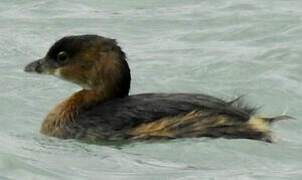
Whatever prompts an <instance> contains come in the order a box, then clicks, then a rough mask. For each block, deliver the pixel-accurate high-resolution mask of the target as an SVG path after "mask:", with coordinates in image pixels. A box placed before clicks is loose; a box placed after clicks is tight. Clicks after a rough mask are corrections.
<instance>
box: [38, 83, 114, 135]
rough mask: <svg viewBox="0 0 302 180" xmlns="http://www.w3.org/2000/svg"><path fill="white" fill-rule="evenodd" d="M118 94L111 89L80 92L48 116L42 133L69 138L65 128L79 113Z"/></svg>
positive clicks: (42, 127)
mask: <svg viewBox="0 0 302 180" xmlns="http://www.w3.org/2000/svg"><path fill="white" fill-rule="evenodd" d="M115 97H116V94H115V93H114V92H113V91H112V89H111V88H108V87H107V88H102V89H92V90H86V89H83V90H80V91H78V92H76V93H74V94H72V95H71V96H70V97H69V98H67V99H65V100H64V101H63V102H61V103H60V104H59V105H57V106H56V107H55V108H54V109H52V110H51V111H50V112H49V113H48V115H47V116H46V118H45V120H44V122H43V124H42V126H41V132H42V133H43V134H46V135H51V136H55V137H59V138H68V136H69V133H68V132H66V129H65V128H64V127H67V125H68V124H70V123H72V122H73V121H74V120H75V118H76V116H77V115H78V113H79V112H80V111H81V110H83V109H86V108H89V107H91V106H93V105H95V104H97V103H101V102H105V101H108V100H111V99H114V98H115Z"/></svg>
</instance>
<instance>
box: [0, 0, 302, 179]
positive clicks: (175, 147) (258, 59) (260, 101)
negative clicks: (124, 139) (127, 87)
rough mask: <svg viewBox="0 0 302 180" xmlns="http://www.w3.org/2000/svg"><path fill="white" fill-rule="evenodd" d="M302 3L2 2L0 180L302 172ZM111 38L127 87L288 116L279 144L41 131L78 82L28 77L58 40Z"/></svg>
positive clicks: (279, 129)
mask: <svg viewBox="0 0 302 180" xmlns="http://www.w3.org/2000/svg"><path fill="white" fill-rule="evenodd" d="M301 5H302V3H301V1H299V0H287V1H285V0H274V1H263V0H240V1H235V0H229V1H225V0H195V1H194V0H187V1H175V0H166V1H162V0H152V1H148V0H140V1H132V0H124V1H110V0H102V1H99V0H91V1H88V2H85V1H71V0H67V1H60V0H45V1H38V0H35V1H34V0H26V1H17V0H2V1H1V2H0V27H1V28H0V77H1V78H0V84H1V88H0V124H1V126H0V144H1V145H0V147H1V148H0V179H106V180H107V179H131V180H133V179H139V180H141V179H154V180H158V179H163V180H166V179H189V180H193V179H194V180H195V179H196V180H199V179H240V180H241V179H274V180H275V179H301V178H302V170H301V168H302V163H301V161H302V154H301V151H302V138H301V136H300V133H302V131H301V127H302V121H301V120H302V119H301V117H302V113H301V112H300V108H301V106H302V102H301V99H302V81H301V79H302V66H301V59H302V49H301V44H302V38H301V37H302V23H301V21H302V10H301V8H300V7H301ZM87 33H93V34H99V35H103V36H108V37H112V38H116V39H118V41H119V43H120V45H121V46H122V47H123V49H124V50H125V51H126V52H127V55H128V61H129V64H130V66H131V68H132V75H133V81H132V89H131V93H132V94H134V93H142V92H194V93H196V92H200V93H207V94H211V95H215V96H218V97H221V98H224V99H231V98H234V97H236V96H238V95H242V94H244V95H246V101H247V102H249V103H250V104H252V105H255V106H257V107H261V110H260V112H261V114H263V115H266V116H274V115H279V114H282V113H287V114H289V115H291V116H294V117H296V118H297V119H296V120H288V121H282V122H278V123H277V124H276V125H275V126H274V128H273V130H274V132H275V133H276V136H277V139H278V141H277V143H275V144H268V143H264V142H258V141H251V140H225V139H216V140H212V139H208V138H199V139H180V140H173V141H160V142H136V143H132V144H114V145H112V144H100V145H94V144H85V143H81V142H77V141H75V140H60V139H56V138H50V137H45V136H43V135H41V134H40V133H39V128H40V124H41V122H42V120H43V118H44V116H45V115H46V114H47V112H48V111H49V110H50V109H51V108H52V107H53V106H55V105H56V104H57V103H59V102H60V101H61V100H62V99H64V98H65V97H67V96H68V95H69V94H71V93H72V92H74V91H76V90H78V89H79V88H78V87H77V86H75V85H73V84H69V83H67V82H63V81H61V80H59V79H56V78H54V77H49V76H35V75H30V74H25V73H24V72H23V67H24V65H25V64H26V63H28V62H30V61H32V60H33V59H36V58H39V57H41V56H43V55H44V54H45V53H46V51H47V49H48V47H49V46H50V45H51V44H52V43H53V42H54V41H55V40H57V39H59V38H60V37H62V36H64V35H71V34H87Z"/></svg>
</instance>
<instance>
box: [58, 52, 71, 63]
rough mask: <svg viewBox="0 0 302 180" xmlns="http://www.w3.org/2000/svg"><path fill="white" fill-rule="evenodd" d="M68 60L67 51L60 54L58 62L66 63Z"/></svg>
mask: <svg viewBox="0 0 302 180" xmlns="http://www.w3.org/2000/svg"><path fill="white" fill-rule="evenodd" d="M67 59H68V55H67V53H66V52H65V51H61V52H59V54H58V55H57V60H58V61H59V62H64V61H66V60H67Z"/></svg>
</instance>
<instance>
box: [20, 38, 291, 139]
mask: <svg viewBox="0 0 302 180" xmlns="http://www.w3.org/2000/svg"><path fill="white" fill-rule="evenodd" d="M25 71H26V72H34V73H38V74H50V75H54V76H56V77H59V78H61V79H63V80H67V81H70V82H73V83H75V84H78V85H80V86H81V87H82V90H80V91H78V92H75V93H74V94H72V95H71V96H70V97H68V98H67V99H65V100H64V101H63V102H61V103H60V104H59V105H57V106H56V107H55V108H53V109H52V110H51V111H50V112H49V114H48V115H47V116H46V118H45V120H44V122H43V123H42V126H41V133H43V134H45V135H48V136H54V137H57V138H63V139H70V138H74V139H81V140H87V141H99V140H112V141H113V140H147V139H175V138H191V137H212V138H218V137H224V138H246V139H254V140H262V141H267V142H272V141H273V138H272V133H271V124H272V123H273V122H274V121H276V120H280V119H285V118H289V117H288V116H285V115H284V116H278V117H274V118H267V117H261V116H259V115H257V113H256V109H255V108H250V107H247V106H244V105H242V103H240V102H241V99H240V98H237V99H235V100H232V101H225V100H222V99H219V98H216V97H212V96H209V95H204V94H197V93H195V94H194V93H192V94H190V93H175V94H170V93H147V94H135V95H129V89H130V81H131V76H130V69H129V66H128V63H127V60H126V55H125V53H124V52H123V51H122V49H121V47H120V46H119V45H118V44H117V42H116V40H114V39H111V38H106V37H102V36H98V35H74V36H66V37H63V38H61V39H60V40H58V41H56V42H55V43H54V44H53V45H52V46H51V47H50V49H49V50H48V52H47V54H46V55H45V57H43V58H41V59H38V60H36V61H34V62H32V63H29V64H28V65H27V66H26V67H25Z"/></svg>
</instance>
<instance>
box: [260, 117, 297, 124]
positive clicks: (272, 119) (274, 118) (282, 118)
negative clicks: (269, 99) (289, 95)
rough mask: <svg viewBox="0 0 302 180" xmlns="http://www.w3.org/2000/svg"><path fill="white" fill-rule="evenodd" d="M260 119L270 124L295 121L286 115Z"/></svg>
mask: <svg viewBox="0 0 302 180" xmlns="http://www.w3.org/2000/svg"><path fill="white" fill-rule="evenodd" d="M262 119H263V120H265V121H266V122H269V123H270V124H271V123H273V122H275V121H280V120H285V119H295V118H294V117H292V116H288V115H281V116H276V117H272V118H262Z"/></svg>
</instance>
